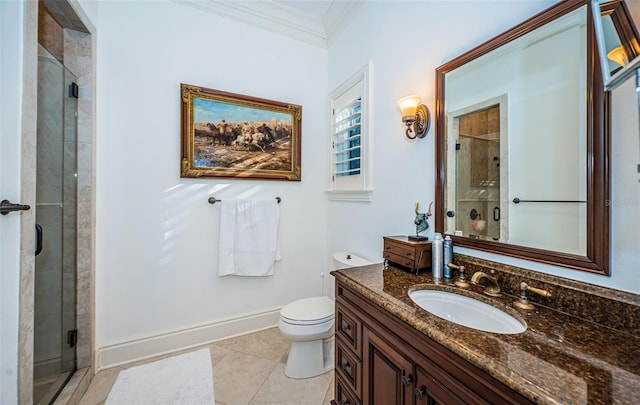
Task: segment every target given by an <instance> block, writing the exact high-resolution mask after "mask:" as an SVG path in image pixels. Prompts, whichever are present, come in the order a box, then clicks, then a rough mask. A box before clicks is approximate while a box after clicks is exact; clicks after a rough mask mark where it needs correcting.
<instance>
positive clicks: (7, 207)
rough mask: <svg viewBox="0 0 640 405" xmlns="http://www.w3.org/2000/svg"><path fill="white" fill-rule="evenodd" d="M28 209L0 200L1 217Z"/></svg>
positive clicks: (26, 206) (28, 207)
mask: <svg viewBox="0 0 640 405" xmlns="http://www.w3.org/2000/svg"><path fill="white" fill-rule="evenodd" d="M30 208H31V207H30V206H28V205H22V204H14V203H12V202H11V201H9V200H2V202H0V214H2V215H7V214H8V213H10V212H13V211H26V210H28V209H30Z"/></svg>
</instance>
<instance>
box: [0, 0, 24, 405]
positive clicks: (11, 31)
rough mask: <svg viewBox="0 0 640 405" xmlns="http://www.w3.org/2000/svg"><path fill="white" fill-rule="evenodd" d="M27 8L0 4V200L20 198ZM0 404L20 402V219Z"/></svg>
mask: <svg viewBox="0 0 640 405" xmlns="http://www.w3.org/2000/svg"><path fill="white" fill-rule="evenodd" d="M24 14H25V13H24V7H23V4H22V3H21V2H16V1H10V2H8V1H2V2H0V28H1V29H0V52H1V53H0V60H2V65H1V67H0V95H1V98H0V134H1V136H2V138H1V139H0V163H1V165H0V192H1V193H2V194H1V195H0V197H1V198H2V199H10V200H11V201H12V202H19V200H20V156H21V154H20V139H21V134H22V127H21V119H20V117H21V109H22V79H23V71H22V69H23V52H22V47H23V45H24V42H25V41H24V34H23V33H24ZM0 221H2V222H0V328H1V329H0V348H1V353H0V403H2V404H12V403H17V398H18V325H19V321H18V315H19V314H18V311H19V309H18V308H19V303H18V300H19V296H20V288H19V285H20V215H18V214H12V215H7V216H6V217H2V218H0Z"/></svg>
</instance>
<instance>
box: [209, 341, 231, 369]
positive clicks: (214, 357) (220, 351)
mask: <svg viewBox="0 0 640 405" xmlns="http://www.w3.org/2000/svg"><path fill="white" fill-rule="evenodd" d="M208 347H209V351H210V352H211V364H212V365H213V367H215V366H216V365H217V364H218V363H220V362H221V361H222V359H224V358H225V357H227V355H228V354H229V353H231V350H229V349H227V348H224V347H219V346H216V345H209V346H208Z"/></svg>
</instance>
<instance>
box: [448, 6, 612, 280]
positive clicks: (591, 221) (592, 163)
mask: <svg viewBox="0 0 640 405" xmlns="http://www.w3.org/2000/svg"><path fill="white" fill-rule="evenodd" d="M583 6H586V7H587V21H586V23H587V30H586V31H587V50H586V55H587V58H586V59H587V78H586V79H587V84H586V89H587V109H586V110H587V111H586V118H587V122H586V125H585V129H586V134H585V135H586V137H587V204H586V205H587V207H586V222H587V226H586V237H587V241H586V256H581V255H575V254H570V253H564V252H558V251H552V250H545V249H538V248H533V247H527V246H520V245H514V244H509V243H502V242H493V241H487V240H480V239H471V238H467V237H462V236H454V235H451V238H452V239H453V241H454V245H456V246H463V247H467V248H471V249H477V250H482V251H486V252H492V253H497V254H502V255H507V256H512V257H517V258H521V259H526V260H532V261H536V262H541V263H547V264H551V265H556V266H562V267H568V268H572V269H575V270H582V271H587V272H591V273H596V274H601V275H607V276H608V275H609V274H610V269H609V261H610V252H609V250H610V247H609V243H610V242H609V239H610V238H609V232H610V228H609V227H610V225H609V217H610V213H609V206H610V201H609V153H610V152H609V124H608V120H609V93H608V92H607V93H605V92H604V90H603V82H602V74H601V66H600V58H599V54H598V49H597V44H596V41H595V28H594V23H593V15H592V12H591V7H590V1H589V0H567V1H562V2H560V3H558V4H556V5H554V6H552V7H550V8H548V9H547V10H545V11H543V12H541V13H539V14H537V15H535V16H533V17H531V18H530V19H528V20H526V21H524V22H523V23H521V24H519V25H517V26H515V27H513V28H512V29H510V30H508V31H506V32H504V33H502V34H501V35H498V36H497V37H495V38H493V39H491V40H489V41H487V42H485V43H484V44H482V45H479V46H477V47H476V48H474V49H472V50H470V51H468V52H466V53H464V54H463V55H461V56H459V57H457V58H455V59H453V60H451V61H450V62H447V63H445V64H444V65H442V66H440V67H438V68H437V69H436V105H435V115H436V207H437V209H436V211H435V232H440V233H444V231H445V229H444V224H445V219H444V216H445V210H446V207H445V184H446V178H445V176H446V173H445V165H446V162H445V155H446V151H445V147H446V111H445V76H446V74H447V73H448V72H451V71H453V70H454V69H456V68H459V67H460V66H463V65H465V64H466V63H469V62H471V61H473V60H475V59H477V58H479V57H481V56H483V55H485V54H487V53H488V52H491V51H493V50H495V49H497V48H499V47H501V46H502V45H505V44H507V43H509V42H511V41H513V40H515V39H517V38H520V37H522V36H524V35H525V34H527V33H529V32H532V31H533V30H535V29H537V28H539V27H541V26H543V25H545V24H547V23H549V22H551V21H554V20H556V19H557V18H559V17H562V16H564V15H565V14H567V13H569V12H571V11H574V10H576V9H578V8H580V7H583Z"/></svg>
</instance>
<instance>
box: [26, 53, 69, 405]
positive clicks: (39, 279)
mask: <svg viewBox="0 0 640 405" xmlns="http://www.w3.org/2000/svg"><path fill="white" fill-rule="evenodd" d="M75 81H76V78H75V76H74V75H73V74H72V73H71V72H70V71H69V70H68V69H66V68H65V67H64V66H63V65H62V64H61V63H60V62H59V61H58V60H56V59H55V58H54V57H53V56H52V55H50V54H49V53H48V52H47V51H46V50H45V49H44V48H43V47H40V49H39V58H38V133H37V138H38V143H37V175H36V177H37V180H36V223H37V226H36V228H38V226H39V227H40V228H41V233H40V232H39V230H37V231H36V232H37V233H39V236H41V240H42V244H41V248H42V249H41V251H40V253H39V254H38V255H37V256H36V259H35V269H36V270H35V302H34V360H33V361H34V376H33V377H34V403H35V404H48V403H51V402H52V401H53V400H54V399H55V397H56V396H57V394H58V393H59V391H60V390H61V389H62V387H63V386H64V384H65V383H66V382H67V381H68V379H69V378H70V377H71V375H72V374H73V372H74V371H75V369H76V352H75V344H76V339H77V331H76V229H77V226H76V225H77V224H76V222H77V219H76V206H77V204H76V203H77V201H76V200H77V184H76V177H77V173H76V171H77V139H76V129H77V108H78V107H77V98H76V97H77V92H75V96H74V85H73V83H74V82H75ZM38 239H40V238H38Z"/></svg>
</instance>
